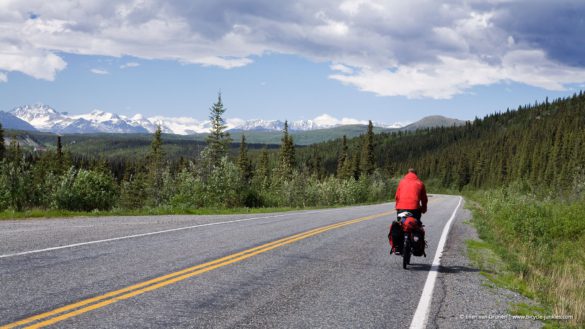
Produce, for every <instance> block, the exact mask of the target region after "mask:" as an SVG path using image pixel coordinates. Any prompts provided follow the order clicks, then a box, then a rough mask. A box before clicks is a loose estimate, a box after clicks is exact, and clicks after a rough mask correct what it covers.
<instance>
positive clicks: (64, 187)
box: [55, 168, 117, 211]
mask: <svg viewBox="0 0 585 329" xmlns="http://www.w3.org/2000/svg"><path fill="white" fill-rule="evenodd" d="M55 194H56V195H55V204H56V207H57V208H59V209H64V210H81V211H92V210H95V209H97V210H109V209H111V208H112V207H113V206H114V202H115V201H116V198H117V190H116V184H115V182H114V180H113V179H112V177H111V176H109V175H106V174H103V173H100V172H95V171H89V170H85V169H79V170H75V169H74V168H71V169H69V171H68V172H67V173H66V174H65V175H64V176H63V178H62V180H61V184H60V185H59V187H58V189H57V191H56V193H55Z"/></svg>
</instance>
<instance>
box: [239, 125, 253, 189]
mask: <svg viewBox="0 0 585 329" xmlns="http://www.w3.org/2000/svg"><path fill="white" fill-rule="evenodd" d="M238 169H239V170H240V177H241V178H242V180H243V181H244V182H246V183H249V182H250V180H251V179H252V162H251V161H250V159H249V158H248V145H246V136H244V135H242V139H241V141H240V155H239V157H238Z"/></svg>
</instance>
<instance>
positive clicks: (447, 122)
mask: <svg viewBox="0 0 585 329" xmlns="http://www.w3.org/2000/svg"><path fill="white" fill-rule="evenodd" d="M465 122H466V121H463V120H459V119H451V118H447V117H444V116H441V115H431V116H428V117H424V118H422V119H420V120H418V121H417V122H414V123H411V124H409V125H407V126H404V127H402V128H401V130H406V131H414V130H418V129H426V128H434V127H453V126H463V125H465Z"/></svg>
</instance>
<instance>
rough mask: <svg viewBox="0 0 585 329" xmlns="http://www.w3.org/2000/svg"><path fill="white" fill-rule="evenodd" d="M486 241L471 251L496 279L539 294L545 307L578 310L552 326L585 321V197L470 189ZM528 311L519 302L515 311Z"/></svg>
mask: <svg viewBox="0 0 585 329" xmlns="http://www.w3.org/2000/svg"><path fill="white" fill-rule="evenodd" d="M468 197H469V198H470V199H471V200H472V201H473V205H472V211H473V223H474V225H475V226H476V227H477V228H478V232H479V234H480V238H481V239H483V241H470V242H468V245H467V247H468V254H469V256H470V258H471V259H472V260H473V261H474V262H476V264H478V266H479V267H480V270H481V271H482V273H483V274H484V275H485V276H486V277H488V278H489V279H490V280H491V281H492V282H493V283H494V284H496V285H497V286H500V287H504V288H507V289H512V290H515V291H518V292H520V293H521V294H523V295H525V296H527V297H529V298H533V299H536V300H537V301H538V302H539V304H541V305H542V307H543V308H544V310H545V312H544V313H543V312H540V311H539V312H533V311H534V310H535V309H532V308H530V309H529V311H530V312H532V313H531V315H538V314H545V315H572V316H573V320H571V321H546V326H547V327H555V328H556V327H583V326H584V325H585V202H584V201H585V200H583V199H579V200H573V201H564V200H560V199H551V198H546V199H545V198H537V197H535V195H531V194H527V193H525V192H520V191H519V190H517V189H515V188H503V189H498V190H492V191H484V192H475V193H470V195H468ZM521 311H526V308H521V307H517V306H514V307H513V309H512V312H521Z"/></svg>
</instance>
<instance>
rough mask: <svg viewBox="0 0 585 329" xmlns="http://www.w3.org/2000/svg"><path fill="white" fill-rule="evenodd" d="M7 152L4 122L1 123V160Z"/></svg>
mask: <svg viewBox="0 0 585 329" xmlns="http://www.w3.org/2000/svg"><path fill="white" fill-rule="evenodd" d="M5 153H6V146H5V145H4V129H2V124H1V123H0V161H2V159H4V154H5Z"/></svg>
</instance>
